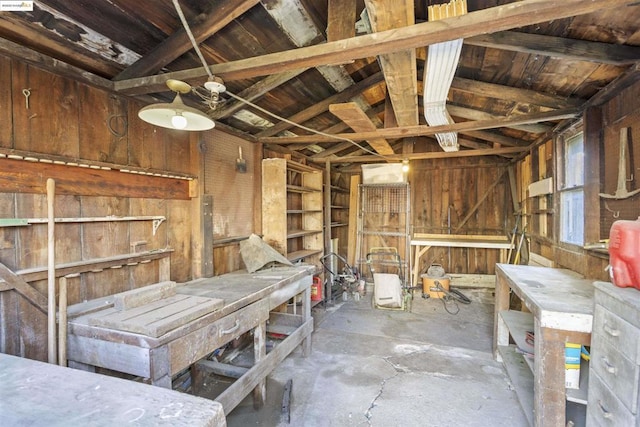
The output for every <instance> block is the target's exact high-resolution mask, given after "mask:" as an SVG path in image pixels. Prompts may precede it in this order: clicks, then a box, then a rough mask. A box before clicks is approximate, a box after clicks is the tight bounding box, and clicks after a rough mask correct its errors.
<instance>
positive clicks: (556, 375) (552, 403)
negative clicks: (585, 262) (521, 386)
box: [493, 264, 594, 426]
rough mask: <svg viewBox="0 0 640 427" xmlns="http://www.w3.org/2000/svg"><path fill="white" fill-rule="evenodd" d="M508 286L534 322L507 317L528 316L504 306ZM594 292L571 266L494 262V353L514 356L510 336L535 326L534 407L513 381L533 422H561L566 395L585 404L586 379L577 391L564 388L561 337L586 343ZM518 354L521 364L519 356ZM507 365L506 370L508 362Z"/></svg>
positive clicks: (503, 358) (507, 300) (517, 338)
mask: <svg viewBox="0 0 640 427" xmlns="http://www.w3.org/2000/svg"><path fill="white" fill-rule="evenodd" d="M511 292H513V293H515V294H516V295H517V296H518V297H519V298H520V299H521V300H522V303H523V306H524V307H526V309H528V310H529V311H530V312H531V314H529V316H531V317H532V319H531V320H532V322H531V323H530V324H529V325H527V324H526V322H522V321H518V322H514V321H511V318H516V319H522V318H525V319H526V316H527V315H528V314H526V313H522V312H517V311H516V312H514V311H508V310H509V303H510V294H511ZM593 294H594V291H593V285H592V281H591V280H587V279H583V278H581V276H579V275H577V274H576V273H574V272H572V271H570V270H564V269H556V268H548V267H532V266H525V265H510V264H497V265H496V303H495V313H494V330H493V337H494V341H493V350H494V354H495V357H496V359H498V360H501V361H504V362H505V365H507V364H508V362H509V360H513V358H512V356H511V355H512V353H513V351H512V350H509V336H510V335H511V336H512V338H513V339H514V340H515V342H516V343H518V342H519V341H521V340H523V341H524V337H523V336H522V335H523V334H524V331H525V330H532V331H533V332H534V334H535V339H534V346H533V352H534V358H533V402H532V411H531V406H529V405H527V398H526V397H524V398H523V395H524V394H526V392H527V390H518V388H517V387H516V392H517V393H518V397H519V399H520V401H521V404H522V406H523V409H524V411H525V413H527V416H529V417H533V418H532V421H533V424H534V425H535V426H564V425H565V424H566V422H565V409H566V400H567V399H569V400H573V399H575V400H573V401H575V402H580V403H583V404H585V405H586V384H582V383H581V385H580V390H578V391H574V390H569V389H565V343H566V342H571V343H576V344H583V345H589V344H590V342H591V327H592V326H591V324H592V320H593ZM507 315H509V316H507ZM518 323H520V325H518ZM522 324H524V326H521V325H522ZM529 328H531V329H529ZM510 354H511V355H510ZM508 359H509V360H508ZM519 360H520V365H522V363H521V360H522V359H519ZM506 367H507V371H509V366H506ZM518 381H519V379H518V378H512V382H518ZM572 392H576V393H577V395H576V397H575V398H572V397H571V396H570V393H572ZM529 393H530V391H529ZM580 394H582V395H583V396H582V397H580ZM529 400H530V397H529ZM527 406H529V409H527ZM531 412H533V413H532V414H531ZM530 419H531V418H530Z"/></svg>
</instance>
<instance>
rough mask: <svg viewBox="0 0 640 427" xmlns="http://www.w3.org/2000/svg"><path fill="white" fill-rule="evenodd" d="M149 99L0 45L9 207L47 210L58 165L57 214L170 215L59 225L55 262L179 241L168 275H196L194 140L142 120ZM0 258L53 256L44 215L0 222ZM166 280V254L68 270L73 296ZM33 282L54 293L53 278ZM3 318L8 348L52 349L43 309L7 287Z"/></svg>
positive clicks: (1, 198) (2, 167) (0, 336)
mask: <svg viewBox="0 0 640 427" xmlns="http://www.w3.org/2000/svg"><path fill="white" fill-rule="evenodd" d="M23 90H29V91H30V93H31V95H30V96H29V103H28V105H27V104H26V100H25V96H24V95H23ZM141 107H142V104H139V103H137V102H135V101H132V100H129V99H127V98H123V97H120V96H117V95H114V94H112V93H109V92H106V91H104V90H101V89H96V88H94V87H91V86H87V85H84V84H81V83H78V82H76V81H74V80H70V79H67V78H64V77H60V76H57V75H55V74H52V73H49V72H47V71H44V70H41V69H38V68H36V67H33V66H30V65H26V64H24V63H21V62H19V61H15V60H11V59H8V58H6V57H1V56H0V153H1V154H2V155H1V156H0V218H3V219H7V218H46V216H47V199H46V194H45V182H46V179H47V178H48V177H52V176H55V177H56V181H57V184H58V185H57V192H56V197H55V205H54V209H55V216H56V217H66V218H70V217H75V218H86V217H105V216H118V217H122V216H164V217H165V218H166V221H164V222H163V223H162V224H160V226H159V227H158V228H157V231H156V232H155V234H154V233H153V226H152V225H153V224H152V222H151V221H130V222H129V221H125V222H109V221H106V222H92V223H81V222H80V223H70V224H58V225H57V226H56V239H55V243H56V249H55V254H56V263H57V264H60V263H70V262H75V261H80V260H92V259H101V258H105V257H111V256H115V255H121V254H128V253H131V252H139V251H145V250H146V251H149V250H155V249H164V248H171V249H173V250H174V251H173V252H172V254H171V278H172V279H173V280H176V281H186V280H189V279H191V278H192V277H194V270H195V275H198V271H197V269H194V266H193V262H194V261H193V260H194V259H198V257H197V256H194V253H193V250H192V248H193V247H196V246H198V243H199V242H197V240H198V238H199V237H198V234H197V232H198V231H197V230H195V232H194V230H192V228H193V227H194V223H193V222H192V216H193V212H192V210H193V208H194V206H193V204H194V203H196V206H197V203H199V202H198V201H197V200H196V201H195V202H194V201H193V200H192V199H191V197H190V191H193V188H194V187H195V185H194V184H195V183H196V182H197V180H196V179H193V178H197V173H198V167H199V161H198V151H197V149H194V147H195V146H196V143H197V141H192V139H193V137H192V136H191V135H190V134H188V133H185V132H178V131H170V130H164V129H161V128H156V127H154V126H151V125H148V124H146V123H144V122H142V121H141V120H140V119H138V117H137V111H138V110H139V109H140V108H141ZM9 157H11V158H9ZM25 159H27V160H25ZM78 165H81V166H78ZM126 171H134V172H136V173H129V172H126ZM163 175H164V176H163ZM196 211H197V207H196ZM196 225H199V224H196ZM192 234H193V235H194V236H196V237H195V238H194V239H192ZM0 262H2V263H3V264H4V265H6V266H7V267H8V268H9V269H11V270H13V271H18V270H26V269H32V268H39V267H43V266H44V267H46V265H47V226H46V225H44V224H34V225H29V226H22V227H0ZM157 280H158V261H151V262H149V263H144V264H137V265H131V266H124V267H122V268H109V269H105V270H102V271H100V272H95V273H87V274H83V275H82V276H81V277H79V278H77V279H73V280H72V281H70V285H71V287H70V290H69V298H70V301H69V303H70V304H73V303H76V302H80V301H83V300H86V299H90V298H96V297H101V296H105V295H110V294H113V293H116V292H121V291H124V290H127V289H131V288H135V287H139V286H142V285H146V284H149V283H155V282H157ZM31 285H32V286H34V287H35V288H36V289H37V290H38V291H39V292H41V293H43V294H45V295H46V281H43V280H40V281H36V282H33V283H31ZM0 320H2V324H1V326H0V351H2V352H6V353H12V354H18V355H21V356H26V357H30V358H33V359H40V360H45V359H46V317H44V318H43V316H42V313H41V312H39V311H38V310H36V309H35V308H34V307H33V305H32V304H30V303H29V302H26V301H25V299H24V298H22V297H21V296H19V295H18V294H17V293H16V292H14V291H12V290H7V287H6V286H5V287H4V288H2V287H0Z"/></svg>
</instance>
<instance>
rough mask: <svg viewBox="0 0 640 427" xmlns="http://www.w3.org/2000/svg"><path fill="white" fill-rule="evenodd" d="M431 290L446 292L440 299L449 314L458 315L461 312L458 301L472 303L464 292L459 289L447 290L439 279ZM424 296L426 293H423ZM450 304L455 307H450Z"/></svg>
mask: <svg viewBox="0 0 640 427" xmlns="http://www.w3.org/2000/svg"><path fill="white" fill-rule="evenodd" d="M431 290H432V291H437V292H441V293H442V294H444V296H443V297H442V298H440V299H441V300H442V305H443V306H444V309H445V311H446V312H447V313H449V314H452V315H456V314H458V313H459V312H460V306H459V305H458V302H461V303H462V304H471V300H470V299H469V298H468V297H467V296H466V295H464V294H463V293H462V292H460V291H459V290H457V289H451V290H446V289H445V288H443V287H442V285H441V284H440V282H439V281H437V280H436V281H435V282H434V286H433V287H432V288H431ZM424 297H425V295H423V298H424ZM427 297H428V296H427ZM449 306H453V307H455V308H453V309H450V308H449Z"/></svg>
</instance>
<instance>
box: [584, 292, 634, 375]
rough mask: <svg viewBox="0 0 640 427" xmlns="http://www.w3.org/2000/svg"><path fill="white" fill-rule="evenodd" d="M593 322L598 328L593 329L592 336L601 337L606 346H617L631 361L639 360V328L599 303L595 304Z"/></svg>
mask: <svg viewBox="0 0 640 427" xmlns="http://www.w3.org/2000/svg"><path fill="white" fill-rule="evenodd" d="M593 324H594V325H598V328H597V329H594V330H593V335H594V337H597V338H598V339H603V340H604V341H605V342H606V344H605V345H606V346H613V347H614V348H617V349H618V351H619V352H620V353H622V354H624V355H625V356H626V357H627V358H628V359H629V360H631V361H632V362H633V363H639V362H640V360H638V342H639V341H640V339H639V337H640V329H638V328H636V327H635V326H633V325H632V324H631V323H629V322H627V321H626V320H623V319H622V318H621V317H619V316H618V315H616V314H614V313H612V312H611V311H609V310H607V308H605V307H603V306H602V305H599V304H596V306H595V309H594V313H593Z"/></svg>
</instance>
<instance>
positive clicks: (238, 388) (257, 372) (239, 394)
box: [215, 319, 313, 414]
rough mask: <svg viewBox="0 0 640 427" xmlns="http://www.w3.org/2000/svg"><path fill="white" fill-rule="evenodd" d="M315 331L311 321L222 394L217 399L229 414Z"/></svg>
mask: <svg viewBox="0 0 640 427" xmlns="http://www.w3.org/2000/svg"><path fill="white" fill-rule="evenodd" d="M312 331H313V319H309V320H308V321H307V322H305V323H304V325H302V326H301V327H300V328H298V330H297V331H296V332H294V333H293V334H291V335H289V337H287V338H286V339H285V340H284V341H282V342H281V343H280V344H279V345H277V346H276V347H275V348H274V349H273V350H271V352H269V353H268V354H267V355H266V356H265V357H264V359H262V360H261V362H260V363H258V364H256V365H254V366H253V367H252V368H251V369H249V371H247V373H246V374H245V375H243V376H242V377H240V378H239V379H238V380H237V381H236V382H234V383H233V384H232V385H231V386H229V388H227V389H226V390H225V391H224V392H222V394H220V395H219V396H218V397H216V399H215V400H216V402H220V403H221V404H222V407H223V408H224V413H225V414H228V413H229V412H231V411H232V410H233V409H234V408H235V407H236V406H238V404H239V403H240V402H241V401H242V399H243V398H244V396H246V395H247V394H248V393H249V392H250V391H251V390H252V389H254V388H255V387H256V386H257V385H258V383H259V382H260V381H262V380H264V379H265V378H266V377H267V375H269V374H270V373H271V371H273V369H274V368H275V367H276V366H278V365H279V364H280V363H282V361H283V360H284V359H285V357H287V356H288V355H289V354H290V353H291V352H292V351H293V350H294V349H295V348H296V347H297V346H298V345H300V343H301V342H302V341H303V340H304V339H305V338H306V337H307V336H309V335H310V334H311V332H312Z"/></svg>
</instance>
